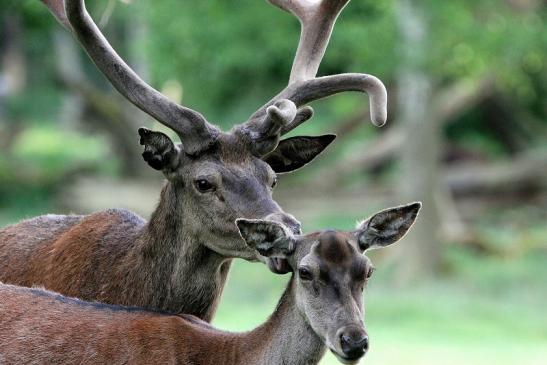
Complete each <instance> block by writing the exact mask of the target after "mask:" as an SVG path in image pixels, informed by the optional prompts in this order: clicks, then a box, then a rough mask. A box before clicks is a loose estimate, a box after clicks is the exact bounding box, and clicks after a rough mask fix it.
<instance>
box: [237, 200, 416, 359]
mask: <svg viewBox="0 0 547 365" xmlns="http://www.w3.org/2000/svg"><path fill="white" fill-rule="evenodd" d="M420 208H421V204H420V203H412V204H409V205H405V206H401V207H396V208H390V209H387V210H384V211H381V212H379V213H376V214H375V215H373V216H372V217H370V218H369V219H367V220H365V221H363V222H362V223H360V224H359V225H358V227H357V229H356V230H354V231H351V232H341V231H335V230H325V231H320V232H316V233H311V234H307V235H302V236H299V235H293V234H292V232H290V230H288V229H287V228H286V227H284V226H282V225H280V224H279V223H276V222H268V221H262V220H247V219H238V220H237V225H238V227H239V230H240V233H241V236H242V237H243V238H244V239H245V241H246V242H247V244H248V245H249V246H250V247H253V248H254V249H255V250H257V251H258V252H259V253H260V254H261V255H263V256H266V257H281V258H283V259H285V260H287V262H288V265H289V267H290V268H291V270H292V271H293V272H294V273H295V274H294V278H293V280H295V290H294V292H293V295H294V296H295V302H296V305H297V307H298V310H299V312H300V314H301V315H302V317H303V319H304V321H305V322H306V323H308V324H309V326H310V327H311V329H312V330H313V331H314V332H315V334H316V335H317V336H318V337H319V338H320V339H321V340H322V341H323V342H324V343H325V345H326V346H327V347H328V348H329V349H330V351H331V352H333V353H334V354H335V355H336V357H337V358H338V359H339V360H340V361H342V362H344V363H354V362H356V361H357V360H359V358H361V357H362V356H363V355H364V354H365V352H366V351H367V350H368V346H369V338H368V334H367V331H366V330H365V325H364V314H365V311H364V307H363V289H364V288H365V285H366V283H367V281H368V279H369V278H370V277H371V275H372V273H373V271H374V268H373V266H372V264H371V262H370V260H369V259H368V258H367V257H366V256H365V255H363V253H364V252H365V251H367V250H369V249H373V248H381V247H385V246H388V245H391V244H393V243H395V242H397V241H398V240H400V239H401V238H402V237H403V236H404V235H405V233H406V232H407V231H408V230H409V228H410V227H411V226H412V224H413V223H414V221H415V219H416V217H417V215H418V212H419V210H420Z"/></svg>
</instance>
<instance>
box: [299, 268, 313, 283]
mask: <svg viewBox="0 0 547 365" xmlns="http://www.w3.org/2000/svg"><path fill="white" fill-rule="evenodd" d="M298 276H299V277H300V280H304V281H309V280H311V279H313V275H312V273H311V271H310V270H309V269H307V268H305V267H301V268H299V269H298Z"/></svg>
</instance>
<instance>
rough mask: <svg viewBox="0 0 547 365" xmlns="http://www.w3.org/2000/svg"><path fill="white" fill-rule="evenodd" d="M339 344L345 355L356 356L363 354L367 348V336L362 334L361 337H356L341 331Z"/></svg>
mask: <svg viewBox="0 0 547 365" xmlns="http://www.w3.org/2000/svg"><path fill="white" fill-rule="evenodd" d="M340 345H341V347H342V351H343V352H344V354H345V355H346V356H347V357H349V358H358V357H361V356H363V355H364V353H365V352H366V351H367V350H368V336H367V335H362V337H360V338H357V339H356V338H355V337H352V336H350V335H348V334H346V333H342V334H340Z"/></svg>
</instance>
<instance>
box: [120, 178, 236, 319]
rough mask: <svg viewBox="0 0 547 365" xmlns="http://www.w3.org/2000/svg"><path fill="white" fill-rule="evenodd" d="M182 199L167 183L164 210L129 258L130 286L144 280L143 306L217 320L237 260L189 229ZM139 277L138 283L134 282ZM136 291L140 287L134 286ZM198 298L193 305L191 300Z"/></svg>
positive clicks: (156, 215) (160, 209)
mask: <svg viewBox="0 0 547 365" xmlns="http://www.w3.org/2000/svg"><path fill="white" fill-rule="evenodd" d="M181 197H182V194H180V193H179V192H177V187H176V186H175V185H173V184H171V183H167V184H166V185H165V187H164V188H163V190H162V193H161V198H160V202H159V204H158V207H157V208H156V210H155V211H154V213H153V214H152V216H151V218H150V221H149V222H148V224H147V225H146V226H145V227H144V228H143V231H142V232H141V236H140V237H139V238H138V240H137V244H136V246H135V250H133V252H132V253H131V254H130V255H128V258H127V260H126V261H127V262H126V264H127V265H125V266H126V269H127V270H128V271H131V270H132V268H131V267H128V266H129V265H133V270H134V268H138V272H134V273H133V274H134V275H130V274H128V275H127V276H128V280H138V281H139V282H140V283H141V284H140V287H141V288H140V293H139V292H135V293H133V295H136V296H140V297H141V298H140V300H137V302H141V303H142V305H143V306H145V307H147V308H152V309H156V310H164V311H167V312H171V313H187V314H193V315H195V316H197V317H200V318H202V319H204V320H206V321H210V320H211V319H212V317H213V315H214V312H215V310H216V307H217V305H218V301H219V298H220V295H221V293H222V288H223V287H224V283H225V280H226V276H227V274H228V271H229V267H230V264H231V260H230V259H227V258H226V257H224V256H221V255H219V254H218V253H216V252H214V251H212V250H210V249H208V248H207V247H206V246H205V245H203V244H202V242H200V237H199V236H198V235H197V234H193V233H192V230H191V229H190V228H189V227H187V223H186V219H185V218H186V217H185V216H184V212H183V211H182V209H181V207H182V206H183V205H182V204H181V202H180V201H179V200H180V199H182V198H181ZM131 276H133V277H131ZM133 285H134V284H133ZM188 298H193V300H188Z"/></svg>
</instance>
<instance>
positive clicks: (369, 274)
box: [367, 267, 376, 279]
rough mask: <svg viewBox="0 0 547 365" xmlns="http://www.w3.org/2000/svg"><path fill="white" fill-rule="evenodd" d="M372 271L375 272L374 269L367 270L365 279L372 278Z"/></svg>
mask: <svg viewBox="0 0 547 365" xmlns="http://www.w3.org/2000/svg"><path fill="white" fill-rule="evenodd" d="M374 271H376V269H375V268H374V267H371V268H370V269H368V271H367V279H368V278H370V277H371V276H372V274H373V273H374Z"/></svg>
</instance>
